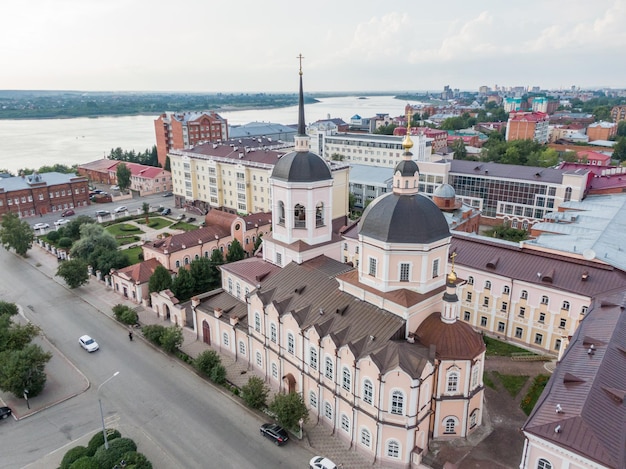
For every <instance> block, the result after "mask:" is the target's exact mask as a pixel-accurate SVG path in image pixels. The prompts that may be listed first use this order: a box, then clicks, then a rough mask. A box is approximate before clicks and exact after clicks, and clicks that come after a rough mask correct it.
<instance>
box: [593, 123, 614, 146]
mask: <svg viewBox="0 0 626 469" xmlns="http://www.w3.org/2000/svg"><path fill="white" fill-rule="evenodd" d="M616 135H617V124H616V123H614V122H594V123H593V124H589V127H587V136H588V137H589V141H590V142H592V141H594V140H611V137H615V136H616Z"/></svg>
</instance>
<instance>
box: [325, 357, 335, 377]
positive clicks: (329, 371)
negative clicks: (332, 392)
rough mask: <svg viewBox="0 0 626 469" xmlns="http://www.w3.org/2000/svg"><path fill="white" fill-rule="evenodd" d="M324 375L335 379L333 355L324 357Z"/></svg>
mask: <svg viewBox="0 0 626 469" xmlns="http://www.w3.org/2000/svg"><path fill="white" fill-rule="evenodd" d="M324 376H325V377H326V378H328V379H330V380H334V379H335V364H334V363H333V359H332V358H331V357H326V358H325V359H324Z"/></svg>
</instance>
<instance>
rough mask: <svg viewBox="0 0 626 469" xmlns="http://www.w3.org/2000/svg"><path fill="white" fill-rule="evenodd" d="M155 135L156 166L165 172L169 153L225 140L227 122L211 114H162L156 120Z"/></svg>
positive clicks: (207, 112) (226, 138)
mask: <svg viewBox="0 0 626 469" xmlns="http://www.w3.org/2000/svg"><path fill="white" fill-rule="evenodd" d="M154 131H155V134H156V145H157V155H158V160H159V165H160V166H161V168H165V162H166V159H167V154H168V152H169V151H170V150H174V149H176V150H181V149H185V148H189V147H192V146H195V145H197V144H199V143H204V142H220V141H222V140H228V121H227V120H226V119H224V118H222V117H221V116H220V115H219V114H217V113H216V112H214V111H203V112H165V113H163V114H161V115H160V116H159V117H158V118H157V119H155V121H154Z"/></svg>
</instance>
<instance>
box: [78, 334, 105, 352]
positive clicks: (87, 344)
mask: <svg viewBox="0 0 626 469" xmlns="http://www.w3.org/2000/svg"><path fill="white" fill-rule="evenodd" d="M78 343H79V344H80V346H81V347H82V348H84V349H85V350H87V351H88V352H95V351H96V350H98V349H99V348H100V346H99V345H98V342H96V341H95V340H93V339H92V338H91V337H89V336H88V335H83V336H80V338H79V339H78Z"/></svg>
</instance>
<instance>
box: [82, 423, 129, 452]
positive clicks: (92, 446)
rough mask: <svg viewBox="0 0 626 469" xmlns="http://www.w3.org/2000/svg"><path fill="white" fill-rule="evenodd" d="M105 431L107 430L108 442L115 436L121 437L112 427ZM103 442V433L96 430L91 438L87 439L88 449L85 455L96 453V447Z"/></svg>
mask: <svg viewBox="0 0 626 469" xmlns="http://www.w3.org/2000/svg"><path fill="white" fill-rule="evenodd" d="M106 432H107V441H108V442H111V441H113V440H115V439H116V438H121V437H122V434H121V433H120V432H118V431H117V430H115V429H113V428H107V429H106ZM103 444H104V435H103V434H102V432H101V431H100V432H97V433H96V434H95V435H94V436H92V437H91V440H89V443H88V444H87V450H88V452H87V455H88V456H93V455H94V454H96V451H97V450H98V448H100V446H102V445H103Z"/></svg>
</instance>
